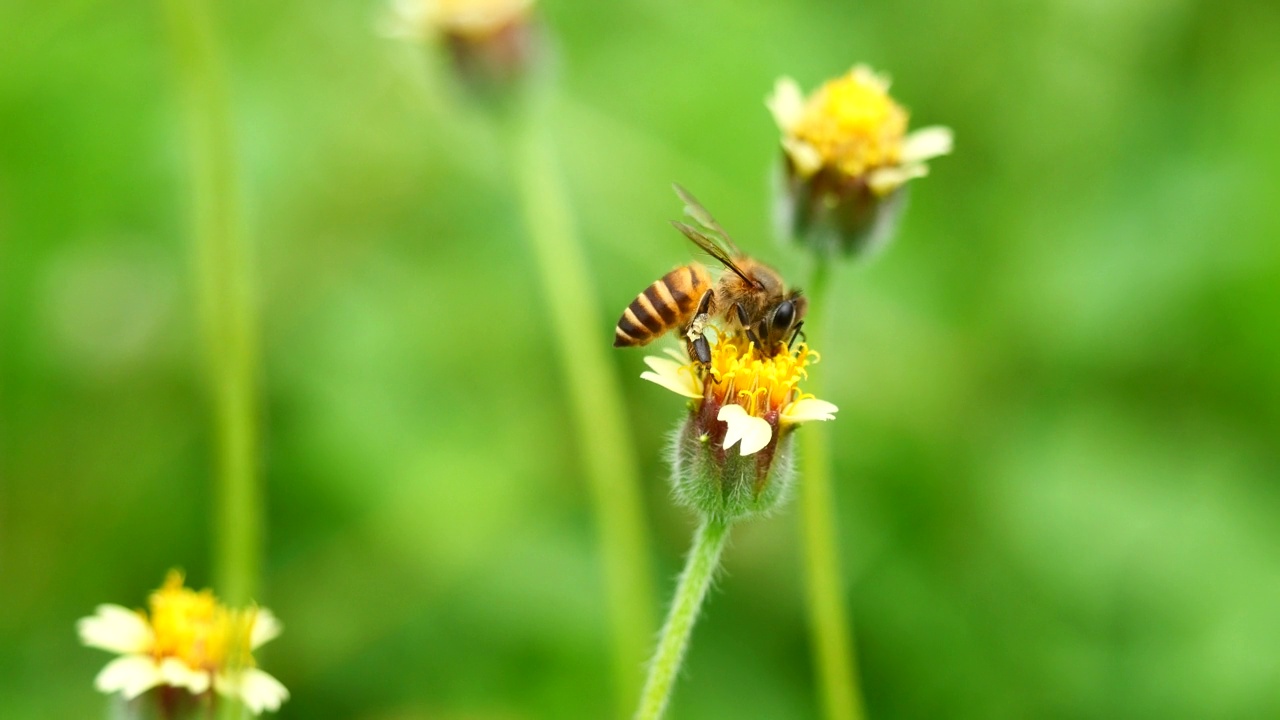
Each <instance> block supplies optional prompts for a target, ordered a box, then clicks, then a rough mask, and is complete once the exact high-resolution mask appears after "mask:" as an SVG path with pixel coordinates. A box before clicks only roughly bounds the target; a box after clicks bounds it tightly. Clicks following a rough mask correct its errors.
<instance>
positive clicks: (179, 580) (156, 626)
mask: <svg viewBox="0 0 1280 720" xmlns="http://www.w3.org/2000/svg"><path fill="white" fill-rule="evenodd" d="M150 608H151V628H152V631H153V632H154V633H155V643H154V645H153V646H152V649H151V655H152V656H153V657H154V658H155V659H156V661H157V662H158V661H161V660H164V659H166V658H176V659H178V660H180V661H182V663H183V664H184V665H186V666H187V667H189V668H191V669H193V670H209V671H216V670H219V669H221V668H224V667H226V666H228V665H229V664H234V665H237V666H240V667H252V666H253V656H252V654H251V652H250V647H251V642H250V639H251V634H252V630H253V623H254V619H255V616H256V615H257V609H256V608H250V609H247V610H232V609H230V608H227V607H226V606H224V605H222V604H221V603H219V602H218V600H217V598H215V597H214V595H213V592H212V591H210V590H201V591H199V592H197V591H195V590H192V589H190V588H187V587H185V586H184V585H183V577H182V573H180V572H178V571H176V570H175V571H171V572H170V573H169V575H168V577H167V578H166V579H165V583H164V585H163V586H162V587H161V588H160V589H159V590H156V591H155V592H154V593H152V594H151V598H150Z"/></svg>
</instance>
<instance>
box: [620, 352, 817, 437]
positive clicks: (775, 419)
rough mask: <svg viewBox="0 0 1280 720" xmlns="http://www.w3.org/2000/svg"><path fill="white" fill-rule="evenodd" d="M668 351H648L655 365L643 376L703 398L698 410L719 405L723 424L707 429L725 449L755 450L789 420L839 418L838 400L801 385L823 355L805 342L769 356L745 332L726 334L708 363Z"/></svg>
mask: <svg viewBox="0 0 1280 720" xmlns="http://www.w3.org/2000/svg"><path fill="white" fill-rule="evenodd" d="M713 334H714V333H713ZM668 354H669V355H670V358H664V357H653V356H650V357H646V358H645V364H647V365H648V366H649V370H648V371H647V372H644V373H642V374H641V375H640V377H642V378H644V379H645V380H648V381H650V382H653V383H657V384H658V385H661V386H662V387H664V388H666V389H668V390H670V391H672V392H674V393H677V394H679V395H683V396H685V397H688V398H692V399H694V400H695V401H698V402H697V403H696V405H697V407H696V408H695V414H698V413H699V410H700V409H701V408H704V407H709V408H711V409H713V410H714V412H715V419H716V420H718V421H720V424H721V427H720V428H719V429H718V430H716V429H714V428H712V429H710V431H709V432H708V433H707V434H708V435H709V436H712V437H714V438H716V439H717V440H718V441H719V445H720V447H721V448H723V449H724V450H728V449H729V448H731V447H733V446H734V445H735V444H736V445H738V454H739V455H743V456H746V455H752V454H755V453H757V452H760V451H761V450H763V449H764V448H765V447H766V446H768V445H769V443H770V441H772V440H773V439H774V438H775V436H777V435H780V434H781V433H782V432H784V431H785V429H786V428H787V427H789V426H792V425H797V424H799V423H803V422H808V421H810V420H832V419H834V418H835V412H836V410H837V408H836V406H835V405H832V404H831V403H829V402H826V401H825V400H819V399H817V398H815V397H814V396H812V395H808V394H805V393H803V392H801V391H800V388H799V385H800V382H801V381H802V380H803V379H804V378H805V377H807V376H808V371H807V370H806V368H807V367H808V366H809V365H812V364H813V363H815V362H817V360H818V354H817V353H815V352H814V351H812V350H810V349H809V347H808V346H807V345H805V344H804V343H801V344H799V345H797V346H796V347H795V349H794V350H792V351H789V352H779V353H777V354H775V355H772V356H769V355H766V354H764V353H762V352H760V350H759V348H757V347H755V345H754V344H753V343H750V342H748V341H747V340H746V339H745V338H743V337H742V336H740V335H729V336H721V337H719V338H718V341H717V342H716V343H715V344H713V345H712V346H711V362H710V363H709V364H708V365H707V367H706V368H705V369H704V368H702V367H701V366H700V365H699V363H697V362H690V361H687V360H684V359H683V358H682V357H681V355H680V354H679V353H677V352H676V351H674V350H670V351H668ZM672 358H674V359H672Z"/></svg>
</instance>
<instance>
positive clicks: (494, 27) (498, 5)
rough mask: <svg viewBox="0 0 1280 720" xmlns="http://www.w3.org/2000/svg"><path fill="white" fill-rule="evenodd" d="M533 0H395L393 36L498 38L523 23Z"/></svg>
mask: <svg viewBox="0 0 1280 720" xmlns="http://www.w3.org/2000/svg"><path fill="white" fill-rule="evenodd" d="M532 6H533V0H394V1H393V2H392V4H391V14H392V24H391V25H390V26H389V27H388V28H387V29H388V31H389V32H390V34H393V35H397V36H400V37H410V38H416V39H425V38H430V37H432V36H434V35H435V34H437V33H440V34H456V35H460V36H465V37H470V38H477V39H478V38H485V37H489V36H492V35H495V34H497V33H499V32H501V31H502V29H503V28H505V27H507V26H509V25H512V24H516V23H519V22H523V21H524V19H525V18H526V17H527V16H528V14H529V9H530V8H531V7H532Z"/></svg>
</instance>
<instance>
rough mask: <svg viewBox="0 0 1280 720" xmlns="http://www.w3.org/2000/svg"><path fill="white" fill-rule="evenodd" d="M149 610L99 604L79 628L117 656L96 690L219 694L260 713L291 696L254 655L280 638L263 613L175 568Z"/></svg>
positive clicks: (127, 694) (89, 641)
mask: <svg viewBox="0 0 1280 720" xmlns="http://www.w3.org/2000/svg"><path fill="white" fill-rule="evenodd" d="M149 605H150V613H149V614H148V613H147V612H144V611H141V610H136V611H135V610H129V609H127V608H124V607H121V606H119V605H99V606H98V608H97V612H96V613H95V614H93V615H91V616H89V617H86V618H82V619H81V620H80V621H79V622H78V623H77V624H76V629H77V630H78V631H79V633H80V640H81V642H83V643H84V644H85V645H88V646H89V647H96V648H101V649H103V650H108V651H110V652H114V653H119V654H120V657H118V658H116V659H114V660H112V661H111V662H109V663H107V666H106V667H104V668H103V669H102V671H101V672H99V673H98V676H97V678H96V679H95V680H94V686H95V687H97V689H98V690H100V691H101V692H104V693H109V694H111V693H117V692H118V693H120V694H121V695H122V696H123V697H124V698H125V699H126V700H132V699H134V698H136V697H138V696H140V695H142V694H143V693H145V692H146V691H148V690H150V689H152V688H154V687H157V686H169V687H174V688H183V689H186V690H187V691H189V692H190V693H191V694H192V695H194V696H201V695H205V694H206V693H211V692H215V693H217V694H219V695H223V696H227V697H234V698H239V699H240V700H241V701H243V702H244V705H245V707H247V708H249V710H250V711H251V712H253V713H254V714H255V715H256V714H259V713H261V712H262V711H263V710H273V711H274V710H276V709H278V708H279V707H280V704H281V703H282V702H284V700H286V699H287V698H288V697H289V692H288V690H286V689H285V687H284V685H281V684H280V682H279V681H278V680H276V679H275V678H274V677H272V676H270V675H268V674H267V673H265V672H263V671H262V670H259V669H258V668H257V667H256V666H255V664H254V659H253V651H254V650H256V649H257V648H258V647H259V646H261V645H262V644H263V643H265V642H267V641H268V640H271V639H272V638H274V637H276V636H277V635H279V634H280V623H279V621H278V620H276V617H275V615H273V614H272V613H271V611H270V610H267V609H266V608H258V607H250V608H246V609H238V610H237V609H231V608H227V607H226V606H224V605H222V604H221V603H219V602H218V600H217V598H215V597H214V595H213V593H212V592H211V591H209V590H202V591H199V592H197V591H195V590H191V589H189V588H187V587H185V586H184V585H183V578H182V574H181V573H179V572H178V571H176V570H175V571H170V573H169V576H168V577H167V578H166V579H165V582H164V585H163V586H162V587H161V588H160V589H159V590H156V591H155V592H153V593H152V594H151V598H150V602H149Z"/></svg>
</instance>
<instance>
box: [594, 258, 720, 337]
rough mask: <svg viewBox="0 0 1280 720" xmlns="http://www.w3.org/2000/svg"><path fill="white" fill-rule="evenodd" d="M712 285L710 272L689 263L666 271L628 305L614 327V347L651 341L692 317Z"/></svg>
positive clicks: (685, 322) (682, 324)
mask: <svg viewBox="0 0 1280 720" xmlns="http://www.w3.org/2000/svg"><path fill="white" fill-rule="evenodd" d="M709 289H711V275H710V274H709V273H708V272H707V269H706V268H704V267H702V265H700V264H699V263H690V264H688V265H685V266H683V267H678V268H676V269H675V270H672V271H671V272H669V273H667V274H666V275H663V276H662V277H661V278H659V279H658V280H657V281H655V282H654V283H653V284H652V285H650V286H649V287H647V288H645V290H644V292H642V293H640V294H639V295H637V296H636V299H635V300H632V301H631V304H630V305H628V306H627V309H626V310H625V311H624V312H623V313H622V317H621V318H620V319H619V320H618V327H616V328H614V330H613V346H614V347H631V346H637V345H648V344H649V343H650V342H652V341H653V340H654V339H655V338H658V337H661V336H662V335H664V334H665V333H666V332H667V331H669V330H673V329H676V328H679V327H683V326H684V325H686V324H688V322H689V321H690V320H692V319H693V313H694V312H695V311H696V310H697V309H698V301H700V300H701V299H702V295H703V293H705V292H706V291H707V290H709Z"/></svg>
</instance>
